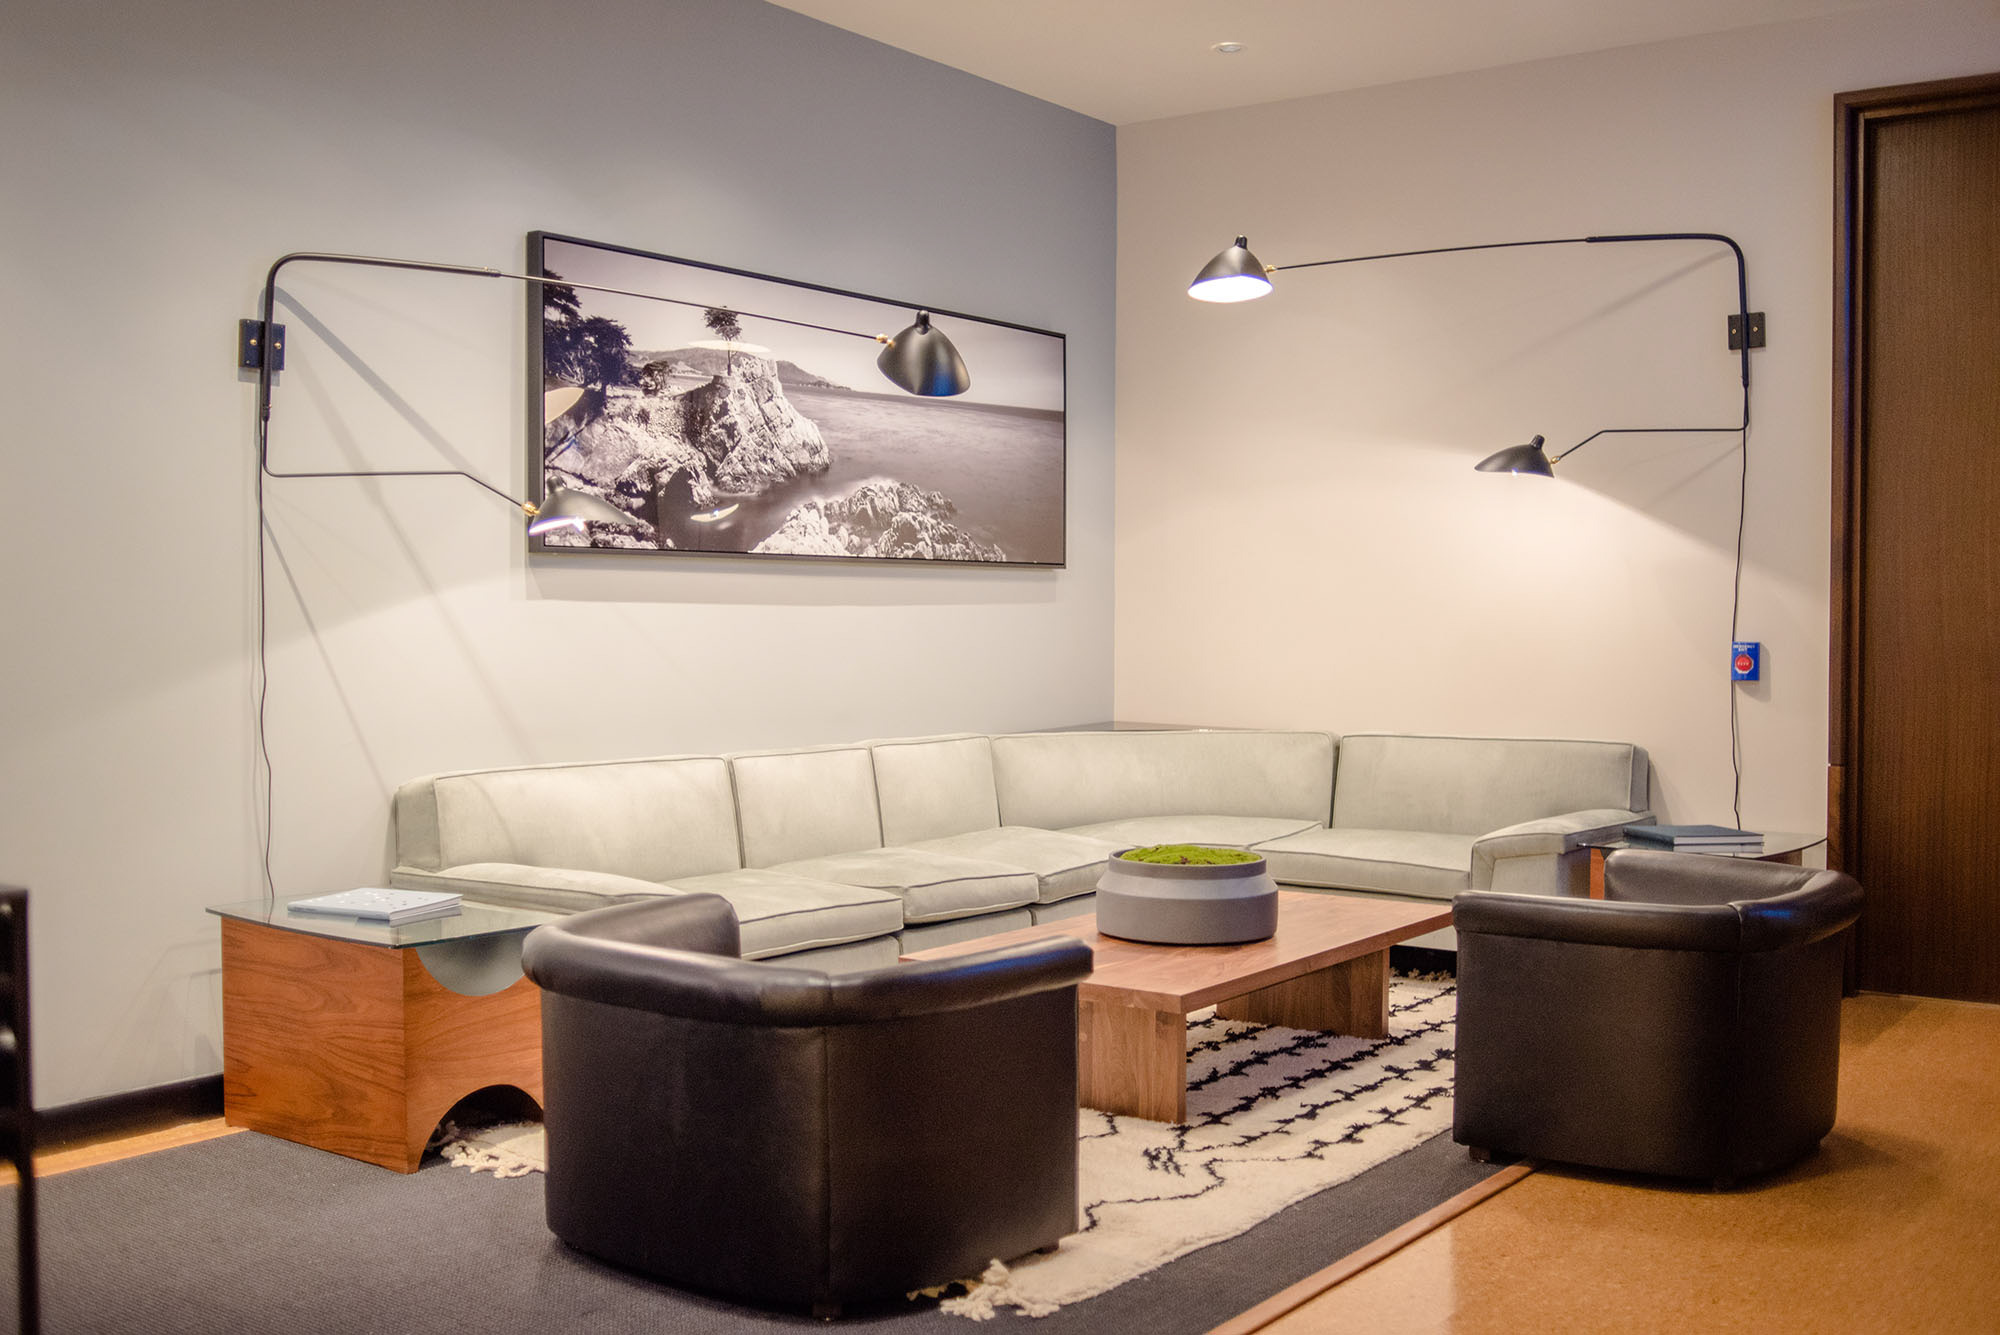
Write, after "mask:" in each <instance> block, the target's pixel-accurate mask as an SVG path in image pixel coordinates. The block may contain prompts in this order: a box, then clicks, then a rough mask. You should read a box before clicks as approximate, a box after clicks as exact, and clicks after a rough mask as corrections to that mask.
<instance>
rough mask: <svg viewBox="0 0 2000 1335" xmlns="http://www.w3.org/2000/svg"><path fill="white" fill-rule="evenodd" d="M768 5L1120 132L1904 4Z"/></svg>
mask: <svg viewBox="0 0 2000 1335" xmlns="http://www.w3.org/2000/svg"><path fill="white" fill-rule="evenodd" d="M774 2H775V3H779V4H782V5H783V6H784V8H786V9H791V10H796V11H798V12H799V13H801V14H807V15H810V16H812V17H813V18H816V19H819V20H821V21H823V22H826V23H831V24H833V25H834V26H835V27H839V28H846V29H847V30H849V31H850V32H857V33H860V34H861V35H862V36H864V37H872V38H874V39H875V40H876V41H879V42H886V43H888V44H889V45H890V46H895V47H901V48H902V49H903V50H905V51H911V52H914V53H916V54H917V55H920V56H926V57H928V58H930V59H932V60H935V61H939V62H941V63H943V64H946V65H951V66H955V67H956V68H958V69H962V70H966V71H968V72H970V73H972V74H977V75H979V76H980V77H982V78H986V79H991V80H993V81H994V82H995V83H1000V84H1005V85H1006V86H1008V87H1010V88H1016V89H1019V90H1020V91H1021V92H1024V93H1029V94H1031V95H1033V96H1035V97H1039V98H1042V99H1044V100H1045V101H1049V102H1054V103H1056V104H1058V105H1059V106H1065V107H1069V108H1070V109H1072V110H1074V111H1080V112H1083V113H1084V114H1085V115H1087V116H1095V117H1097V118H1098V119H1099V120H1106V121H1110V122H1111V123H1112V124H1114V125H1127V124H1131V123H1132V122H1135V121H1146V120H1157V119H1159V118H1160V117H1162V116H1180V115H1186V114H1188V113H1191V112H1198V111H1214V110H1217V109H1218V108H1222V107H1238V106H1249V105H1251V104H1253V103H1257V102H1276V101H1280V100H1282V99H1284V98H1291V97H1306V96H1310V95H1312V94H1315V93H1329V92H1333V91H1336V90H1338V89H1342V88H1360V87H1365V86H1367V85H1370V84H1381V83H1395V82H1397V81H1399V80H1403V79H1419V78H1425V77H1427V76H1430V75H1436V74H1452V73H1457V72H1459V71H1462V70H1474V69H1486V68H1490V67H1492V66H1496V65H1512V64H1517V63H1519V62H1521V61H1526V60H1538V59H1541V58H1543V57H1546V56H1561V55H1573V54H1576V53H1578V52H1582V51H1601V50H1605V49H1607V48H1610V47H1615V46H1630V45H1633V44H1635V43H1639V42H1656V41H1662V40H1665V39H1668V38H1673V37H1688V36H1693V35H1695V34H1697V33H1708V32H1722V31H1724V30H1726V29H1730V28H1746V27H1751V26H1754V25H1756V24H1761V23H1777V22H1781V21H1784V20H1787V19H1799V18H1809V17H1813V16H1815V15H1820V14H1831V13H1836V12H1840V11H1844V10H1855V9H1876V8H1882V7H1884V6H1886V5H1890V4H1901V3H1910V0H774ZM1225 41H1232V42H1241V43H1242V44H1243V47H1244V49H1243V50H1242V51H1241V52H1239V53H1238V54H1236V55H1220V54H1218V53H1216V52H1215V51H1214V50H1212V49H1211V48H1212V47H1213V46H1214V45H1215V44H1216V43H1217V42H1225Z"/></svg>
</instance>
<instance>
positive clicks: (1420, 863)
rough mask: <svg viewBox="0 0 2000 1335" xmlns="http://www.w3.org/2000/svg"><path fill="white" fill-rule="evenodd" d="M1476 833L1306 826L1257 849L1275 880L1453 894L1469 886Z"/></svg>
mask: <svg viewBox="0 0 2000 1335" xmlns="http://www.w3.org/2000/svg"><path fill="white" fill-rule="evenodd" d="M1472 845H1473V837H1472V836H1471V835H1467V834H1433V833H1430V832H1428V831H1424V830H1354V829H1347V828H1345V827H1342V828H1338V829H1331V830H1307V831H1305V832H1304V833H1303V834H1294V835H1288V836H1286V837H1285V838H1282V839H1271V840H1267V841H1265V842H1263V843H1260V844H1258V845H1257V848H1256V851H1257V852H1259V853H1262V854H1263V855H1264V858H1265V861H1267V862H1269V863H1270V864H1271V875H1272V877H1273V878H1274V879H1276V880H1279V881H1283V882H1285V883H1287V884H1290V885H1312V886H1322V887H1325V888H1327V889H1330V890H1375V891H1379V892H1382V893H1384V894H1392V895H1411V896H1416V897H1420V898H1423V899H1450V898H1451V897H1452V896H1453V895H1456V894H1458V893H1459V892H1461V891H1463V890H1465V889H1467V888H1468V881H1469V879H1470V877H1471V872H1472Z"/></svg>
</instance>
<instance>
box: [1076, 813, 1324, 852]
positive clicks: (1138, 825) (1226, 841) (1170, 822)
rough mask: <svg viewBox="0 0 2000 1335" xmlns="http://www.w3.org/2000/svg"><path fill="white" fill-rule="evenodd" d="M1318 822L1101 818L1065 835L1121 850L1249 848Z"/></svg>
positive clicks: (1294, 819) (1266, 818) (1188, 817)
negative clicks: (1202, 846)
mask: <svg viewBox="0 0 2000 1335" xmlns="http://www.w3.org/2000/svg"><path fill="white" fill-rule="evenodd" d="M1318 825H1319V822H1318V821H1310V820H1300V819H1298V818H1297V817H1293V816H1215V815H1207V816H1204V815H1197V814H1189V815H1185V816H1133V817H1130V818H1128V819H1126V820H1107V821H1099V822H1098V823H1097V824H1095V825H1072V826H1070V827H1069V828H1068V829H1066V830H1064V831H1063V833H1064V834H1080V835H1083V836H1084V837H1086V838H1089V839H1104V840H1108V841H1109V842H1111V843H1112V844H1115V845H1116V846H1117V847H1118V848H1120V849H1126V848H1137V847H1142V846H1144V845H1146V844H1219V845H1222V846H1223V847H1226V848H1248V847H1250V846H1251V845H1252V844H1260V843H1262V842H1264V841H1265V840H1266V839H1281V838H1283V837H1284V836H1286V835H1288V834H1297V833H1299V832H1300V831H1303V830H1311V829H1315V828H1317V827H1318Z"/></svg>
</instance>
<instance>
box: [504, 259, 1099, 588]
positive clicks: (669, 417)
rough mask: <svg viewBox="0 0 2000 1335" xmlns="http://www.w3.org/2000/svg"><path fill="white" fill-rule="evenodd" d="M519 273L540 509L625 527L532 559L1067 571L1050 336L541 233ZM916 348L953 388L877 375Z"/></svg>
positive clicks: (587, 535)
mask: <svg viewBox="0 0 2000 1335" xmlns="http://www.w3.org/2000/svg"><path fill="white" fill-rule="evenodd" d="M528 264H529V272H530V273H534V274H537V275H540V276H543V277H546V278H550V279H554V280H558V281H554V282H550V283H547V284H543V285H539V286H531V288H530V302H531V304H530V311H531V319H530V321H529V358H528V361H529V371H530V375H531V377H532V383H533V385H534V386H535V395H534V401H535V402H536V403H538V404H541V405H543V409H544V410H543V412H542V413H541V414H540V415H541V417H542V418H543V419H544V420H543V421H542V422H541V423H540V424H539V426H537V427H535V428H534V429H533V430H532V431H531V436H532V437H533V441H532V444H531V447H530V449H531V458H530V468H529V475H530V478H531V479H537V480H538V481H539V486H538V489H537V496H538V498H539V497H540V496H546V495H548V494H550V493H551V492H553V491H554V490H555V489H556V488H563V489H565V490H567V491H571V492H577V493H581V494H582V495H585V496H589V497H595V498H598V499H600V500H603V501H605V502H607V503H609V504H610V505H611V506H612V507H613V508H614V509H615V510H617V511H618V512H620V513H622V514H624V515H626V516H629V522H610V521H607V520H603V519H599V518H592V519H591V520H590V521H589V522H587V523H585V522H582V521H579V522H577V523H574V524H570V525H565V526H557V527H554V528H551V529H547V530H545V531H544V532H542V533H540V534H537V535H536V536H533V537H531V538H530V540H529V541H530V543H531V545H532V547H533V549H534V550H536V551H538V552H549V553H561V552H581V551H590V550H598V551H602V550H608V549H612V550H624V551H639V552H658V553H664V554H684V553H689V552H697V553H724V554H732V555H742V556H784V557H821V558H847V559H855V558H860V559H877V560H896V561H957V562H970V563H983V564H1001V565H1027V566H1060V565H1062V564H1063V560H1064V550H1063V501H1064V494H1063V488H1064V463H1065V460H1064V447H1065V440H1064V397H1063V395H1064V384H1063V374H1064V365H1063V354H1064V344H1063V336H1062V335H1061V334H1054V333H1049V332H1047V331H1046V330H1040V329H1030V328H1026V327H1024V326H1021V325H1014V324H1008V323H1006V322H1004V321H999V320H987V319H981V318H978V317H976V316H969V315H960V314H956V313H953V312H949V311H939V310H934V309H933V310H929V311H928V312H924V311H923V308H920V307H918V306H916V305H913V304H909V303H904V302H898V301H890V300H885V299H881V298H876V297H868V296H862V295H859V294H856V293H851V292H842V291H837V290H835V289H832V288H826V287H819V286H815V285H813V284H810V283H801V282H794V281H790V280H787V279H780V278H770V277H765V276H762V275H758V274H751V273H745V272H743V271H741V270H736V269H727V268H722V267H719V266H717V265H712V264H702V263H698V262H695V261H692V260H684V259H675V258H672V257H670V256H665V255H653V254H648V253H646V252H643V251H637V250H630V249H627V248H625V247H621V246H613V245H606V244H603V243H601V242H594V241H584V240H579V239H577V238H575V237H567V236H558V235H555V234H553V233H546V232H532V233H530V234H529V236H528ZM601 288H615V289H620V291H619V292H605V291H599V290H596V289H601ZM627 293H643V294H645V295H644V296H634V295H625V294H627ZM658 298H665V299H666V300H659V299H658ZM920 315H927V319H925V318H920ZM917 329H926V331H927V332H928V331H931V330H934V331H935V332H936V333H939V334H942V335H944V336H945V339H946V340H948V342H945V343H944V344H943V346H944V347H945V348H946V349H947V353H948V351H949V349H951V348H955V349H956V351H957V354H958V359H959V361H960V362H962V367H963V374H962V375H960V376H959V377H958V378H957V379H955V380H953V381H951V382H950V383H949V384H943V385H940V384H938V383H934V382H932V381H929V380H926V381H924V382H923V387H924V388H926V390H927V391H928V392H927V393H925V394H915V393H911V392H910V391H909V390H908V389H906V388H903V387H902V386H901V385H899V384H898V383H895V381H894V380H893V379H892V378H891V377H890V375H889V374H886V373H885V370H884V369H882V368H880V367H878V359H879V358H883V357H884V356H885V349H889V350H891V351H893V350H894V349H892V348H891V345H889V344H885V343H884V342H883V341H881V340H880V339H878V337H877V336H878V335H880V336H884V337H886V338H888V339H894V340H898V346H900V347H901V348H902V350H903V351H904V352H907V351H908V350H909V349H910V348H911V347H914V346H915V342H914V341H913V340H909V339H903V338H902V337H901V335H902V333H903V332H904V331H912V332H914V331H915V330H917ZM956 366H957V364H956V363H954V369H956ZM902 379H903V380H904V382H905V383H908V382H909V381H910V379H911V377H910V376H909V375H908V374H905V375H904V376H903V377H902ZM960 385H963V388H962V390H959V392H955V393H951V392H948V391H950V390H958V389H959V386H960ZM941 389H942V390H943V391H947V392H945V393H940V390H941ZM599 513H600V514H601V513H602V512H601V511H600V512H599Z"/></svg>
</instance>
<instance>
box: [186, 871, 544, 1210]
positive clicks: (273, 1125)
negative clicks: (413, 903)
mask: <svg viewBox="0 0 2000 1335" xmlns="http://www.w3.org/2000/svg"><path fill="white" fill-rule="evenodd" d="M286 903H287V901H285V900H279V901H277V902H276V903H275V904H274V903H269V902H266V901H265V900H261V899H258V900H248V901H243V902H239V903H233V904H218V905H215V906H213V907H211V908H210V909H209V910H208V911H209V912H210V913H212V914H214V915H215V916H216V917H217V918H219V919H221V927H222V1105H223V1114H224V1117H225V1118H226V1120H227V1121H228V1123H229V1124H230V1125H231V1126H243V1127H248V1128H250V1129H251V1130H253V1131H262V1132H264V1133H265V1134H267V1135H273V1136H280V1137H282V1138H284V1139H286V1140H295V1141H299V1142H300V1143H302V1144H306V1145H312V1146H315V1147H317V1148H319V1149H323V1150H329V1151H331V1152H333V1153H335V1154H343V1155H346V1156H347V1157H348V1158H351V1159H361V1160H363V1161H365V1162H368V1163H373V1164H380V1165H381V1166H382V1167H384V1168H392V1169H395V1170H396V1171H397V1172H402V1173H413V1172H415V1171H416V1169H417V1166H418V1164H419V1162H420V1161H421V1160H422V1158H423V1152H424V1146H425V1145H426V1144H427V1143H428V1142H429V1140H430V1137H431V1133H432V1132H433V1131H435V1130H436V1129H437V1125H438V1122H439V1121H440V1120H441V1119H442V1118H443V1117H444V1116H445V1114H446V1113H448V1112H449V1111H451V1108H452V1106H453V1105H454V1104H456V1103H457V1102H458V1101H459V1100H460V1099H463V1098H464V1097H465V1096H466V1095H468V1094H471V1093H475V1092H477V1091H479V1090H482V1089H486V1088H489V1087H491V1086H496V1085H505V1086H512V1087H513V1088H515V1089H518V1090H520V1091H522V1092H523V1093H525V1094H527V1095H528V1096H529V1097H531V1098H533V1099H534V1100H535V1101H536V1102H537V1103H540V1102H541V1098H542V1033H541V991H540V989H538V988H537V987H536V986H535V985H534V984H533V983H532V982H530V981H529V980H528V979H527V978H525V977H524V976H522V973H521V941H522V939H523V938H525V937H526V936H527V934H528V933H529V932H531V931H533V930H534V929H535V928H537V927H539V926H541V925H542V924H543V923H548V922H555V921H557V920H558V919H559V918H561V917H562V916H563V915H561V914H556V913H542V912H537V911H535V910H531V909H514V908H500V907H497V906H494V905H490V904H466V905H464V906H463V907H462V909H461V911H460V912H459V913H456V914H453V915H451V916H450V917H444V918H427V919H425V920H424V921H422V922H413V923H406V924H404V925H403V926H400V927H391V926H388V925H387V924H384V923H368V922H363V921H361V920H358V919H355V918H348V917H330V916H327V915H325V914H317V913H311V914H308V913H292V912H290V911H289V910H288V909H287V908H286Z"/></svg>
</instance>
